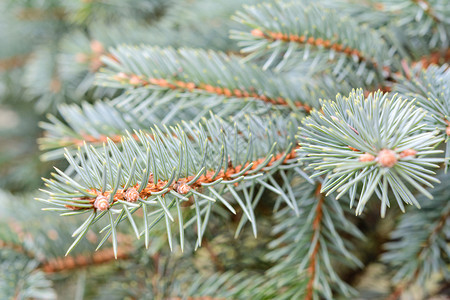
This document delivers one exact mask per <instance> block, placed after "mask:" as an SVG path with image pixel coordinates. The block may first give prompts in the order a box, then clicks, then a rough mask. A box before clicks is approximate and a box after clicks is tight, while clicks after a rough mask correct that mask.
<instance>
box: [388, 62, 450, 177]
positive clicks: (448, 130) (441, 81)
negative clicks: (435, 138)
mask: <svg viewBox="0 0 450 300" xmlns="http://www.w3.org/2000/svg"><path fill="white" fill-rule="evenodd" d="M397 81H398V82H397V84H396V85H395V86H394V90H395V91H398V92H399V93H401V94H403V95H405V96H406V97H410V98H415V99H416V102H415V103H417V105H418V106H420V107H422V108H423V109H424V110H426V111H427V112H428V114H427V115H426V117H425V120H426V124H427V127H428V128H429V129H430V130H433V129H437V130H439V134H440V136H441V137H442V138H443V139H444V141H445V143H446V150H445V166H446V168H447V167H448V164H449V159H450V143H449V139H450V89H449V86H450V69H449V66H448V65H446V64H444V65H443V66H441V67H438V66H434V65H431V66H429V67H428V68H427V69H422V68H421V65H418V66H416V67H415V68H413V70H412V72H411V74H407V77H399V78H398V80H397Z"/></svg>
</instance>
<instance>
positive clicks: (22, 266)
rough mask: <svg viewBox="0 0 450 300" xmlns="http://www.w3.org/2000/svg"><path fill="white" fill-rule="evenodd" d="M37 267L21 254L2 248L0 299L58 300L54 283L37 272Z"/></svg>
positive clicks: (32, 261)
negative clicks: (32, 299)
mask: <svg viewBox="0 0 450 300" xmlns="http://www.w3.org/2000/svg"><path fill="white" fill-rule="evenodd" d="M37 265H38V262H37V261H35V260H30V259H29V258H28V257H26V256H25V255H23V254H21V253H17V252H15V251H12V250H10V249H1V248H0V271H1V272H0V298H2V299H31V298H34V299H42V300H52V299H56V293H55V291H54V290H53V289H52V282H51V281H50V280H48V279H47V278H45V275H44V273H43V272H42V271H39V270H37Z"/></svg>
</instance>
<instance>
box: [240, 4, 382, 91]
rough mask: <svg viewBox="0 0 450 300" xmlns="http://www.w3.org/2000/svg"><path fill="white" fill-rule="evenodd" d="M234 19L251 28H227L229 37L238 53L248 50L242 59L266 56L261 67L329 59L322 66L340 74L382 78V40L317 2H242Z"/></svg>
mask: <svg viewBox="0 0 450 300" xmlns="http://www.w3.org/2000/svg"><path fill="white" fill-rule="evenodd" d="M306 2H307V1H306ZM235 19H236V20H237V21H238V22H240V23H243V24H245V25H247V26H249V27H250V28H251V29H253V30H252V31H251V32H242V31H241V32H237V31H236V32H232V37H233V38H235V39H238V40H239V41H240V42H239V45H240V46H241V47H242V52H244V53H250V55H248V56H247V57H246V59H247V60H248V59H250V58H252V59H254V58H258V57H261V56H263V57H267V59H266V63H265V64H264V67H263V68H268V67H270V66H271V65H273V64H274V63H275V64H277V67H276V69H277V70H281V69H282V68H285V67H287V68H293V67H295V66H296V65H297V64H298V63H299V61H300V62H301V61H302V60H303V61H305V60H310V61H313V68H314V69H316V70H321V69H324V68H325V67H324V65H327V64H329V63H330V62H331V63H332V65H333V68H330V66H329V65H328V66H327V69H332V70H333V71H332V72H333V73H334V74H340V77H341V78H345V77H347V76H349V77H350V76H354V75H353V73H356V74H355V75H356V76H357V77H361V76H364V78H365V79H366V82H365V84H367V85H370V84H372V85H373V84H374V83H379V82H380V81H382V78H383V74H382V73H383V67H384V66H387V65H390V64H391V61H390V56H389V55H388V52H387V47H386V44H385V42H384V41H383V40H382V39H381V38H380V36H379V35H378V34H377V33H376V32H375V31H374V30H370V29H369V28H366V27H365V26H362V27H361V26H357V24H356V23H353V22H352V21H351V20H350V19H349V18H348V17H347V16H345V15H344V16H341V15H339V14H338V13H337V11H334V10H330V9H327V8H325V7H322V6H321V5H320V4H305V3H302V2H294V1H292V2H284V1H271V2H268V3H263V4H260V5H258V6H246V7H245V12H238V13H237V15H236V17H235ZM267 20H274V21H275V22H267ZM281 20H282V21H281ZM278 21H281V22H278ZM374 41H376V42H375V43H374ZM344 74H345V75H344Z"/></svg>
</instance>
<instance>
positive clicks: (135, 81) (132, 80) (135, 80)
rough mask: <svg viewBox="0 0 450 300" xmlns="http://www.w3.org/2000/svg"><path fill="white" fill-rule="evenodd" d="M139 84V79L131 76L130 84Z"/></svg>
mask: <svg viewBox="0 0 450 300" xmlns="http://www.w3.org/2000/svg"><path fill="white" fill-rule="evenodd" d="M140 83H141V79H140V78H139V76H137V75H132V76H131V78H130V84H132V85H138V84H140Z"/></svg>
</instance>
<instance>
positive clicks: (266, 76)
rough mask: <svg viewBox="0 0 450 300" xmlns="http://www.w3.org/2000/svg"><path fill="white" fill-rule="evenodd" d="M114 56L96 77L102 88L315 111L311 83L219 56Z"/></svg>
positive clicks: (141, 52) (127, 50) (169, 52)
mask: <svg viewBox="0 0 450 300" xmlns="http://www.w3.org/2000/svg"><path fill="white" fill-rule="evenodd" d="M111 55H112V56H114V58H115V60H111V59H107V58H104V59H103V61H104V63H105V64H106V66H107V67H106V68H105V69H103V70H102V72H101V73H100V74H98V76H97V84H99V85H105V86H110V87H115V88H134V87H139V86H140V87H147V88H149V89H151V90H154V91H159V92H161V91H170V90H176V91H179V92H180V93H181V92H183V93H186V94H200V95H202V94H206V95H208V94H210V95H215V96H217V95H218V96H220V98H218V101H224V100H225V99H228V98H238V99H240V98H244V99H250V100H251V99H254V100H258V101H263V102H267V103H270V104H274V105H280V106H288V107H290V108H291V109H295V110H297V109H298V108H302V109H304V110H306V111H309V110H310V108H311V106H315V105H316V102H314V101H313V99H309V97H308V95H309V92H308V89H311V84H310V83H309V82H307V81H305V82H301V83H300V84H299V83H298V82H297V83H295V84H293V83H290V82H289V81H286V80H283V78H280V76H274V75H273V74H272V73H270V72H264V71H262V70H261V69H260V68H259V67H258V66H256V65H252V64H243V63H241V62H240V60H239V59H238V58H237V57H234V56H227V55H225V54H224V53H221V52H213V51H204V50H197V49H179V50H174V49H171V48H166V49H164V48H158V47H145V46H142V47H139V48H136V47H134V48H132V47H125V46H121V47H118V48H116V49H113V50H111Z"/></svg>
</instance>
